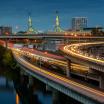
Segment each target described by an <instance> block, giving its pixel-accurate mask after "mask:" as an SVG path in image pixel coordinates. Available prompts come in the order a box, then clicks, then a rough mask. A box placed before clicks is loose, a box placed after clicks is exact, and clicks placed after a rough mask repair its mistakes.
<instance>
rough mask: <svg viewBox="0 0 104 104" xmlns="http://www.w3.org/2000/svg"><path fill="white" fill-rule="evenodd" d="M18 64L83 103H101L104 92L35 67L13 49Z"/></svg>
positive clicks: (103, 98)
mask: <svg viewBox="0 0 104 104" xmlns="http://www.w3.org/2000/svg"><path fill="white" fill-rule="evenodd" d="M13 54H14V57H15V59H16V61H17V62H18V65H19V66H20V67H21V68H22V69H23V70H24V71H26V72H27V73H29V74H30V75H32V76H33V77H35V78H37V79H39V80H40V81H42V82H44V83H45V84H46V85H49V86H50V87H52V88H54V89H57V90H58V91H60V92H62V93H64V94H66V95H68V96H70V97H72V98H74V99H76V100H77V101H80V102H82V103H84V104H103V103H104V93H103V92H102V91H99V90H98V89H94V88H91V87H88V86H86V85H82V84H80V83H78V82H75V81H73V80H72V79H71V78H67V77H63V76H60V75H58V74H56V73H53V72H51V71H47V70H45V69H42V68H39V67H36V66H34V65H32V64H30V63H29V62H28V61H26V60H24V59H23V58H22V57H20V55H19V53H18V52H16V51H13Z"/></svg>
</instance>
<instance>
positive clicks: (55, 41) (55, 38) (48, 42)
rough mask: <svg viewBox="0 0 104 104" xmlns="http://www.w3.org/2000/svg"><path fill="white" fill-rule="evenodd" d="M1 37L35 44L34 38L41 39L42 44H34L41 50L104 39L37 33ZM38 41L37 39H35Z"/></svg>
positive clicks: (6, 40) (54, 49) (52, 49)
mask: <svg viewBox="0 0 104 104" xmlns="http://www.w3.org/2000/svg"><path fill="white" fill-rule="evenodd" d="M0 39H2V40H5V42H6V44H7V43H8V42H9V41H20V40H24V39H25V40H28V41H26V43H28V44H33V43H32V41H33V40H40V41H41V42H40V44H39V43H37V44H34V46H35V47H38V48H39V49H41V50H49V51H56V50H58V48H59V47H60V46H61V45H63V44H68V43H75V42H77V43H78V42H89V41H104V37H96V36H72V35H65V34H35V35H29V34H26V35H9V36H4V35H0ZM34 43H36V41H34Z"/></svg>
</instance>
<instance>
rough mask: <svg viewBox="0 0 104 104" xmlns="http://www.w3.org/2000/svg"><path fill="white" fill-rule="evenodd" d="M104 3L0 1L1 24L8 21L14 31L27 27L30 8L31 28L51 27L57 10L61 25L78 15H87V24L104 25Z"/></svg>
mask: <svg viewBox="0 0 104 104" xmlns="http://www.w3.org/2000/svg"><path fill="white" fill-rule="evenodd" d="M103 4H104V1H103V0H73V1H72V0H71V1H69V0H51V1H50V0H38V1H36V0H27V1H24V0H22V1H20V0H18V1H17V0H11V1H8V0H4V1H1V3H0V6H1V9H0V13H1V14H0V25H10V26H12V27H13V31H15V30H16V31H18V30H27V27H28V26H27V23H28V12H31V14H32V20H33V27H34V28H36V29H38V30H43V31H47V30H52V29H53V28H54V25H55V17H56V14H55V11H56V10H58V11H59V16H60V21H61V27H62V28H63V29H68V28H71V19H72V17H80V16H83V17H84V16H85V17H88V26H96V25H100V26H104V25H103V24H104V23H103V18H104V14H103V10H104V7H103ZM16 27H19V28H16Z"/></svg>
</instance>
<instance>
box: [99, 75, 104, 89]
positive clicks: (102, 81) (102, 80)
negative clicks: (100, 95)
mask: <svg viewBox="0 0 104 104" xmlns="http://www.w3.org/2000/svg"><path fill="white" fill-rule="evenodd" d="M99 87H100V88H101V89H104V75H101V76H100V82H99Z"/></svg>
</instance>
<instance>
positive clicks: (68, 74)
mask: <svg viewBox="0 0 104 104" xmlns="http://www.w3.org/2000/svg"><path fill="white" fill-rule="evenodd" d="M70 72H71V61H70V60H67V66H66V76H67V77H70Z"/></svg>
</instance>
